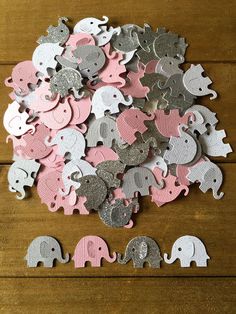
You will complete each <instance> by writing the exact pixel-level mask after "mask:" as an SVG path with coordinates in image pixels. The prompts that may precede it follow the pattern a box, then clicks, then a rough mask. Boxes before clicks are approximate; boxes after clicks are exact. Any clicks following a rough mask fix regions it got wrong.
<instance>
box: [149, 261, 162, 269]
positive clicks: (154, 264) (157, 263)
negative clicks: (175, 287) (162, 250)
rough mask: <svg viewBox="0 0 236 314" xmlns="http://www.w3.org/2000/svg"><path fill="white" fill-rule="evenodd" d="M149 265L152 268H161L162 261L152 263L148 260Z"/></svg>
mask: <svg viewBox="0 0 236 314" xmlns="http://www.w3.org/2000/svg"><path fill="white" fill-rule="evenodd" d="M148 264H149V266H150V267H152V268H160V260H158V259H156V260H154V261H153V260H152V261H150V260H148Z"/></svg>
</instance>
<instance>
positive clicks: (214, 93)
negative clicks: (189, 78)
mask: <svg viewBox="0 0 236 314" xmlns="http://www.w3.org/2000/svg"><path fill="white" fill-rule="evenodd" d="M210 92H211V94H212V96H211V97H210V100H212V99H215V98H216V97H217V93H216V92H215V91H214V90H212V89H210Z"/></svg>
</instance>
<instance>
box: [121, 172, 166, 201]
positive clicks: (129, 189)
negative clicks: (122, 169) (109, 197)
mask: <svg viewBox="0 0 236 314" xmlns="http://www.w3.org/2000/svg"><path fill="white" fill-rule="evenodd" d="M151 186H154V187H156V188H157V189H162V188H163V186H164V183H163V180H161V181H160V183H159V184H158V183H157V182H156V179H155V177H154V175H153V173H152V171H151V170H149V169H148V168H145V167H134V168H131V169H129V170H128V171H127V172H126V173H125V174H124V177H123V182H122V190H123V192H124V194H125V196H126V198H133V197H134V194H135V192H139V193H140V195H141V196H144V195H149V194H150V193H149V188H150V187H151Z"/></svg>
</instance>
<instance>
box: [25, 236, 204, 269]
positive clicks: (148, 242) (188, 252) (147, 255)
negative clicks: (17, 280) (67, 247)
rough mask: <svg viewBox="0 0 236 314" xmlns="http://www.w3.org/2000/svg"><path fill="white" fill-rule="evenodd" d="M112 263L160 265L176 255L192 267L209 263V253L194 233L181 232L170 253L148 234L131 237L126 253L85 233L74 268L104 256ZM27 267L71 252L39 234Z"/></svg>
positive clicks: (183, 264) (67, 257) (63, 259)
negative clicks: (193, 264)
mask: <svg viewBox="0 0 236 314" xmlns="http://www.w3.org/2000/svg"><path fill="white" fill-rule="evenodd" d="M102 259H105V260H106V261H107V262H109V263H114V262H115V261H117V262H118V263H120V264H126V263H128V262H129V261H130V260H132V261H133V267H134V268H143V266H144V263H148V265H149V267H151V268H160V266H161V262H162V261H163V260H164V261H165V263H167V264H172V263H174V262H175V261H176V260H177V259H179V261H180V266H181V267H190V265H191V262H195V264H196V266H197V267H207V260H208V259H210V257H209V256H208V255H207V252H206V248H205V245H204V244H203V242H202V241H201V240H200V239H199V238H197V237H195V236H189V235H185V236H181V237H180V238H178V239H177V240H176V241H175V242H174V244H173V246H172V251H171V255H170V257H168V254H167V253H164V255H163V257H162V255H161V251H160V248H159V245H158V244H157V242H156V241H155V240H154V239H152V238H150V237H148V236H137V237H135V238H133V239H131V240H130V241H129V243H128V244H127V247H126V250H125V253H124V255H123V256H122V255H121V254H120V253H116V252H113V253H112V254H111V255H110V252H109V248H108V245H107V243H106V242H105V241H104V240H103V239H102V238H100V237H98V236H91V235H89V236H85V237H83V238H82V239H81V240H80V241H79V242H78V243H77V245H76V248H75V251H74V255H73V257H72V260H73V261H74V266H75V268H81V267H85V265H86V262H90V265H91V266H92V267H101V260H102ZM25 260H26V261H27V266H28V267H37V266H38V265H39V263H43V266H44V267H53V266H54V261H55V260H57V261H59V262H60V263H63V264H64V263H67V262H69V260H70V255H69V254H68V253H66V254H65V255H64V257H63V253H62V249H61V246H60V244H59V242H58V241H57V240H56V239H55V238H53V237H51V236H39V237H37V238H35V239H34V240H33V241H32V242H31V243H30V245H29V247H28V250H27V254H26V256H25Z"/></svg>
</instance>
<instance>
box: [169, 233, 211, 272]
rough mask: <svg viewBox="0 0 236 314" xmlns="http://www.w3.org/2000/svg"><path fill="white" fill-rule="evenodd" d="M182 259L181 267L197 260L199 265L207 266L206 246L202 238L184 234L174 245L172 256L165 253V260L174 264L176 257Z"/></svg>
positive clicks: (188, 265)
mask: <svg viewBox="0 0 236 314" xmlns="http://www.w3.org/2000/svg"><path fill="white" fill-rule="evenodd" d="M177 258H178V259H179V260H180V265H181V267H190V264H191V262H195V263H196V265H197V266H198V267H207V260H208V259H210V257H209V256H208V255H207V252H206V248H205V246H204V244H203V243H202V241H201V240H199V239H198V238H197V237H194V236H189V235H186V236H183V237H180V238H179V239H177V240H176V241H175V243H174V244H173V246H172V251H171V257H170V258H168V254H166V253H165V254H164V261H165V262H166V263H167V264H172V263H174V261H175V260H176V259H177Z"/></svg>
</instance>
